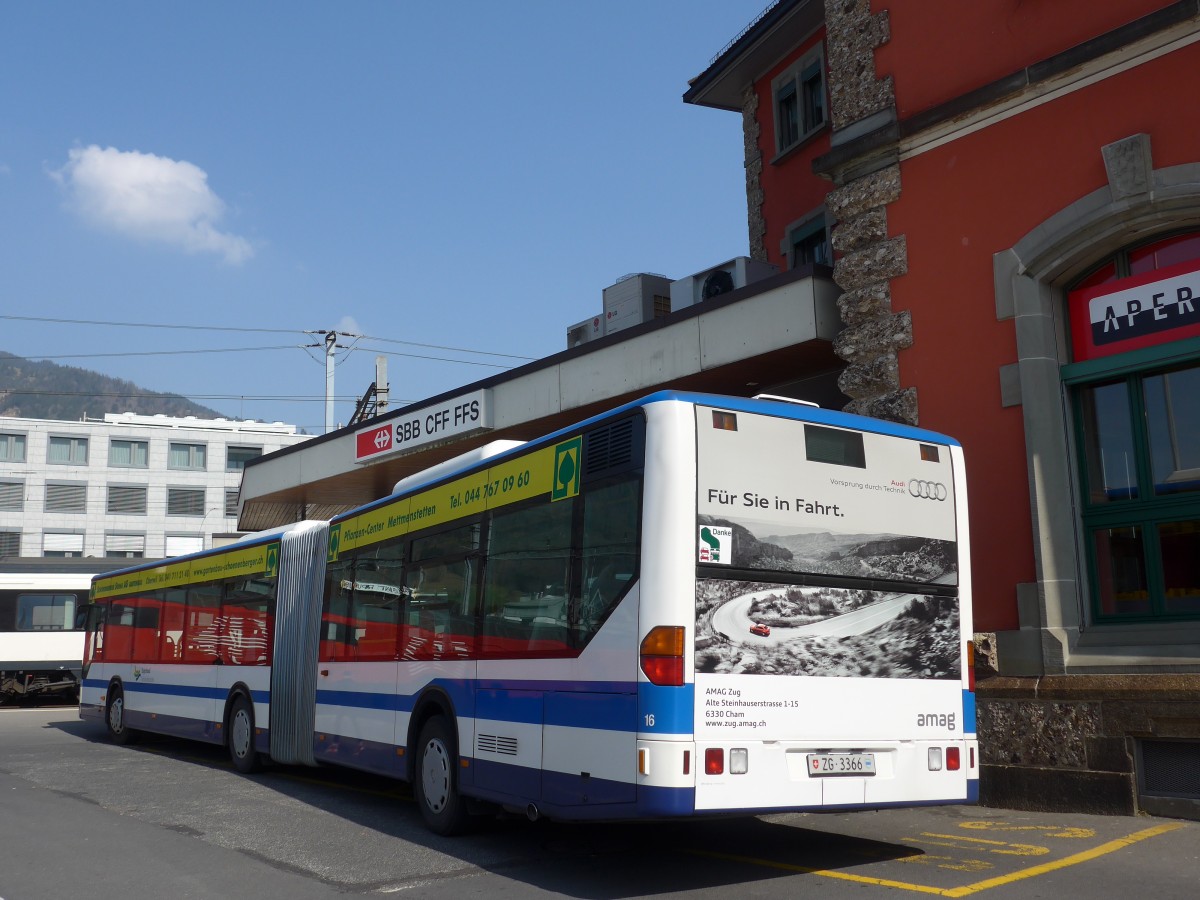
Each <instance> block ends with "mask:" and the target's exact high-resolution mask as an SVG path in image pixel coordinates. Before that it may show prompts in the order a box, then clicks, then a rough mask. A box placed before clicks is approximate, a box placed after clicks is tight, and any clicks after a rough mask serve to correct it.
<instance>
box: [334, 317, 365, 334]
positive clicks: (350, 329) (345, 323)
mask: <svg viewBox="0 0 1200 900" xmlns="http://www.w3.org/2000/svg"><path fill="white" fill-rule="evenodd" d="M336 330H337V331H339V332H342V333H346V334H362V329H361V328H359V327H358V320H357V319H355V318H354V316H342V320H341V321H340V322H338V324H337V329H336Z"/></svg>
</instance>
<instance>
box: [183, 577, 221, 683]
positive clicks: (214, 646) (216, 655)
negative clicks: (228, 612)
mask: <svg viewBox="0 0 1200 900" xmlns="http://www.w3.org/2000/svg"><path fill="white" fill-rule="evenodd" d="M220 612H221V585H219V584H197V585H193V586H191V587H189V588H188V589H187V614H186V616H185V618H184V623H183V661H184V662H190V663H207V664H211V663H214V662H216V661H217V660H219V659H220V658H221V657H220V647H219V637H220V636H219V634H218V625H219V623H218V622H217V616H218V615H219V614H220Z"/></svg>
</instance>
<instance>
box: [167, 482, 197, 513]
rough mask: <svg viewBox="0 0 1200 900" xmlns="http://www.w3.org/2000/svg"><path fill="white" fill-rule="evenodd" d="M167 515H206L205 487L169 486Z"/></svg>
mask: <svg viewBox="0 0 1200 900" xmlns="http://www.w3.org/2000/svg"><path fill="white" fill-rule="evenodd" d="M167 515H168V516H202V515H204V488H167Z"/></svg>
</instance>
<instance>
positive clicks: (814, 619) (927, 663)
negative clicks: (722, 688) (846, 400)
mask: <svg viewBox="0 0 1200 900" xmlns="http://www.w3.org/2000/svg"><path fill="white" fill-rule="evenodd" d="M697 435H698V437H697V445H698V446H697V450H698V457H697V519H696V560H697V562H698V563H700V564H701V565H705V566H712V567H714V570H713V577H711V578H700V579H698V581H697V587H696V673H697V687H699V686H700V684H701V681H702V677H701V676H703V675H706V674H712V675H718V674H722V675H723V674H738V675H787V676H794V675H810V676H826V677H840V678H846V677H850V678H867V679H924V680H929V681H958V680H959V679H960V678H961V672H962V663H961V653H962V649H961V640H960V632H959V613H958V603H959V601H958V598H957V597H956V596H953V594H954V593H955V592H954V591H953V590H952V588H953V586H955V585H957V581H958V554H957V542H956V533H955V497H954V480H953V472H952V467H951V460H950V454H949V450H948V448H947V447H946V446H944V445H935V444H923V443H920V442H918V441H914V440H910V439H907V438H901V437H897V436H892V435H881V434H871V433H863V432H858V431H852V430H845V429H837V428H832V427H827V426H823V425H815V424H812V423H804V422H797V421H793V420H788V419H781V418H775V417H768V416H759V415H751V414H748V413H737V414H736V415H734V414H731V413H725V412H721V411H718V410H713V409H708V408H700V409H697ZM716 567H720V568H722V569H725V568H727V569H728V570H729V575H726V576H724V577H722V575H721V573H720V571H719V569H717V568H716ZM806 575H807V576H819V579H818V580H819V581H820V582H822V586H812V585H809V584H796V583H795V582H796V581H803V580H805V579H804V576H806ZM729 576H733V577H729ZM739 576H740V577H739ZM840 578H845V579H847V583H846V585H844V586H839V585H838V584H837V580H838V579H840ZM879 582H894V583H898V584H897V585H896V587H895V588H893V589H891V590H881V589H879ZM741 680H742V681H744V679H741ZM761 687H762V688H763V689H764V690H766V689H767V685H766V684H763V685H761ZM756 690H757V688H756Z"/></svg>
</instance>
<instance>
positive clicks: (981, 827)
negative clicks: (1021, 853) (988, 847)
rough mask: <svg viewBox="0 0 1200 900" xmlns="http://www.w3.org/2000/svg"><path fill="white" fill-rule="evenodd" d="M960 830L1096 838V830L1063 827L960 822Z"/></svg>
mask: <svg viewBox="0 0 1200 900" xmlns="http://www.w3.org/2000/svg"><path fill="white" fill-rule="evenodd" d="M958 827H959V828H969V829H972V830H974V831H1044V832H1046V837H1057V838H1090V837H1095V836H1096V829H1094V828H1074V827H1064V826H1062V825H1009V824H1008V823H1007V822H990V821H985V822H959V823H958Z"/></svg>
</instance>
